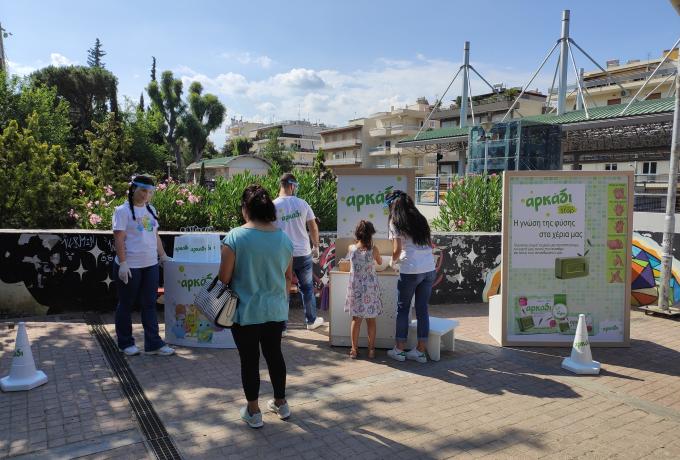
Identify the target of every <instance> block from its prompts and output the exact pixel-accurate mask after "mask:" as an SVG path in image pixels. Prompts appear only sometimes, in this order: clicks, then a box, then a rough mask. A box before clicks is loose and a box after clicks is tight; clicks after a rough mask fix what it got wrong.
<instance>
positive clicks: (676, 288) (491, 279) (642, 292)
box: [482, 232, 680, 307]
mask: <svg viewBox="0 0 680 460" xmlns="http://www.w3.org/2000/svg"><path fill="white" fill-rule="evenodd" d="M661 253H662V250H661V246H660V245H659V243H657V242H656V241H654V240H653V239H652V238H651V235H650V236H645V235H642V234H640V233H637V232H633V251H632V263H631V271H632V277H631V287H630V288H631V296H630V303H631V306H633V307H641V306H644V305H652V304H655V303H656V302H657V300H658V298H659V279H660V277H661ZM672 274H673V276H672V278H671V281H670V286H671V292H672V294H673V303H674V304H676V303H679V302H680V262H679V261H678V260H677V259H676V258H673V269H672ZM500 288H501V267H500V265H498V266H496V267H495V268H493V269H492V270H490V271H489V273H488V274H487V277H486V280H485V285H484V291H483V294H482V298H483V300H484V302H488V301H489V297H490V296H493V295H496V294H498V293H499V292H500Z"/></svg>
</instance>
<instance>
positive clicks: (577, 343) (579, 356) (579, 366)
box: [562, 314, 600, 375]
mask: <svg viewBox="0 0 680 460" xmlns="http://www.w3.org/2000/svg"><path fill="white" fill-rule="evenodd" d="M562 367H563V368H565V369H566V370H568V371H571V372H573V373H575V374H590V375H597V374H599V373H600V363H598V362H597V361H593V355H592V353H591V352H590V341H589V340H588V328H587V327H586V315H584V314H580V315H578V325H577V326H576V335H574V345H572V347H571V356H570V357H569V358H564V360H563V361H562Z"/></svg>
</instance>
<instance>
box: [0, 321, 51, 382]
mask: <svg viewBox="0 0 680 460" xmlns="http://www.w3.org/2000/svg"><path fill="white" fill-rule="evenodd" d="M44 383H47V376H46V375H45V373H44V372H43V371H39V370H37V369H36V368H35V361H33V352H31V344H30V343H29V342H28V334H27V333H26V324H24V323H23V322H21V323H19V330H18V331H17V339H16V345H15V348H14V358H13V359H12V367H11V368H10V371H9V375H8V376H7V377H3V378H1V379H0V388H1V389H2V391H24V390H30V389H33V388H35V387H37V386H40V385H42V384H44Z"/></svg>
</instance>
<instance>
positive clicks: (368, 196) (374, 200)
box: [340, 185, 394, 212]
mask: <svg viewBox="0 0 680 460" xmlns="http://www.w3.org/2000/svg"><path fill="white" fill-rule="evenodd" d="M393 188H394V186H392V185H390V186H389V187H385V190H381V191H379V192H377V193H364V194H359V195H350V196H348V197H347V198H342V197H341V198H340V201H344V202H345V204H346V205H347V207H348V208H356V210H357V212H359V211H361V207H362V206H364V205H369V204H380V205H381V204H383V203H384V202H385V195H389V193H390V192H391V191H392V189H393ZM352 190H354V189H352Z"/></svg>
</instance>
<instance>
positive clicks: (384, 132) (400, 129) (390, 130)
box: [368, 124, 420, 137]
mask: <svg viewBox="0 0 680 460" xmlns="http://www.w3.org/2000/svg"><path fill="white" fill-rule="evenodd" d="M419 129H420V126H418V125H406V124H399V125H391V126H383V127H378V128H372V129H370V130H369V131H368V134H370V135H371V137H389V136H409V135H412V134H416V133H417V132H418V130H419Z"/></svg>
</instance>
